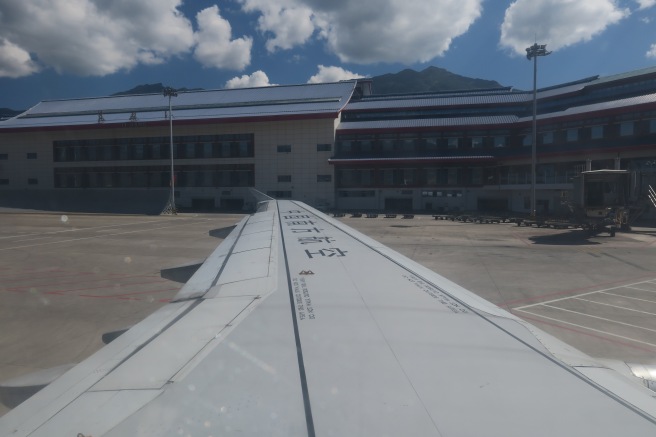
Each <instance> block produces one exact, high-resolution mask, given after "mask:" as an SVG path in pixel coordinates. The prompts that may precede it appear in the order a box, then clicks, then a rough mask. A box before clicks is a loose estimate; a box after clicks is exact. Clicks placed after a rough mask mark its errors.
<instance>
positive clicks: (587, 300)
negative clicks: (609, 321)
mask: <svg viewBox="0 0 656 437" xmlns="http://www.w3.org/2000/svg"><path fill="white" fill-rule="evenodd" d="M574 299H577V300H582V301H584V302H590V303H596V304H597V305H605V306H607V307H613V308H618V309H621V310H626V311H635V312H636V313H642V314H649V315H650V316H656V313H649V312H647V311H640V310H634V309H633V308H626V307H621V306H619V305H611V304H609V303H602V302H597V301H594V300H589V299H581V298H580V297H575V298H574Z"/></svg>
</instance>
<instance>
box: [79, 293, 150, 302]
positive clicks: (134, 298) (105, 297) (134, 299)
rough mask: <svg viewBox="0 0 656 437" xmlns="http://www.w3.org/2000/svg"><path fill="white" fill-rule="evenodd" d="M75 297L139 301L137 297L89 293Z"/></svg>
mask: <svg viewBox="0 0 656 437" xmlns="http://www.w3.org/2000/svg"><path fill="white" fill-rule="evenodd" d="M76 297H92V298H95V299H117V300H130V301H141V300H142V299H139V298H138V297H120V296H93V295H91V294H78V295H77V296H76Z"/></svg>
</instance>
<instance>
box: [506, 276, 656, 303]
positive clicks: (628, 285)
mask: <svg viewBox="0 0 656 437" xmlns="http://www.w3.org/2000/svg"><path fill="white" fill-rule="evenodd" d="M645 282H651V280H648V281H640V282H634V283H632V284H627V285H618V286H616V287H610V288H604V289H602V290H594V291H588V292H587V293H581V294H576V295H574V296H566V297H559V298H558V299H552V300H545V301H544V302H538V303H532V304H530V305H523V306H519V307H515V308H514V309H516V310H521V309H523V308H530V307H532V306H538V305H543V304H547V303H553V302H558V301H561V300H567V299H573V298H576V297H579V296H587V295H588V294H594V293H600V292H604V291H610V290H617V289H620V288H631V286H632V285H640V284H644V283H645ZM636 290H640V289H639V288H637V289H636ZM642 291H650V290H642ZM653 292H654V293H656V291H653Z"/></svg>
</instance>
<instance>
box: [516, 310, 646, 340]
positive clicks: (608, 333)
mask: <svg viewBox="0 0 656 437" xmlns="http://www.w3.org/2000/svg"><path fill="white" fill-rule="evenodd" d="M518 311H521V312H523V313H526V314H531V315H533V316H536V317H540V318H543V319H547V320H552V321H554V322H556V323H563V324H565V325H571V326H576V327H577V328H581V329H587V330H589V331H593V332H598V333H600V334H604V335H610V336H613V337H617V338H621V339H624V340H628V341H632V342H635V343H641V344H646V345H648V346H653V347H656V344H654V343H649V342H647V341H642V340H637V339H635V338H631V337H626V336H624V335H619V334H614V333H612V332H607V331H602V330H601V329H596V328H591V327H589V326H585V325H579V324H577V323H572V322H567V321H565V320H560V319H556V318H554V317H549V316H543V315H542V314H537V313H533V312H531V311H526V310H518Z"/></svg>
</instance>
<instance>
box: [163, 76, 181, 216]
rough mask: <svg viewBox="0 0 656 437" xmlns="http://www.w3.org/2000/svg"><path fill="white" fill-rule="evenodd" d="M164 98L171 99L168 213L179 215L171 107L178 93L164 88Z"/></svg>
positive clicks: (170, 111) (170, 109)
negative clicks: (173, 98)
mask: <svg viewBox="0 0 656 437" xmlns="http://www.w3.org/2000/svg"><path fill="white" fill-rule="evenodd" d="M163 94H164V97H168V98H169V136H170V143H169V144H170V154H171V184H170V185H171V196H170V198H169V206H168V207H167V208H166V210H165V211H166V212H170V213H171V214H177V210H176V207H175V172H174V170H175V169H174V166H173V110H172V106H171V97H178V92H177V91H176V90H175V89H173V88H171V87H166V88H164V92H163Z"/></svg>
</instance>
